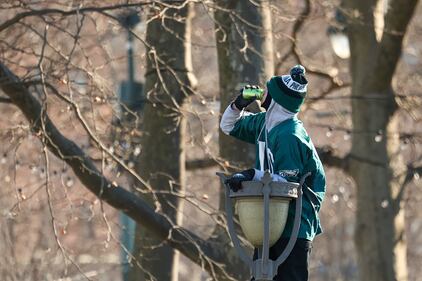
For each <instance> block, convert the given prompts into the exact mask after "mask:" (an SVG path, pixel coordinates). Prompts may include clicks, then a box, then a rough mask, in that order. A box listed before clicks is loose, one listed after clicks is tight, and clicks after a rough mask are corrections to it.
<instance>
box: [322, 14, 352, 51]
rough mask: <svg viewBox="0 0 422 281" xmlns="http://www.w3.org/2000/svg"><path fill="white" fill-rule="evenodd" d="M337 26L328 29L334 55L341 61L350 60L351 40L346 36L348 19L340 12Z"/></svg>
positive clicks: (337, 15) (337, 16)
mask: <svg viewBox="0 0 422 281" xmlns="http://www.w3.org/2000/svg"><path fill="white" fill-rule="evenodd" d="M335 20H336V25H335V26H330V27H328V29H327V34H328V37H329V38H330V43H331V47H332V48H333V50H334V53H335V54H336V55H337V56H338V57H339V58H341V59H348V58H349V57H350V46H349V38H348V37H347V34H346V28H345V24H346V18H345V16H344V14H343V13H342V12H341V11H340V10H338V9H337V10H336V15H335Z"/></svg>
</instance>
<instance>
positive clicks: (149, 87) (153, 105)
mask: <svg viewBox="0 0 422 281" xmlns="http://www.w3.org/2000/svg"><path fill="white" fill-rule="evenodd" d="M172 2H174V1H167V4H170V5H171V4H172ZM164 3H166V1H165V2H164ZM189 7H190V5H189V3H188V2H185V3H181V4H180V6H175V7H169V6H166V5H163V6H161V5H157V6H155V7H154V8H152V9H151V10H150V12H149V18H148V19H147V22H148V24H147V30H146V44H147V49H146V57H147V68H146V74H145V94H146V96H147V97H148V101H149V102H148V103H147V104H146V105H145V108H144V111H143V113H142V114H143V117H142V118H143V119H144V120H145V122H143V126H142V127H141V131H142V137H141V150H142V153H140V157H139V159H138V161H137V162H138V164H137V166H136V170H137V171H138V173H139V175H140V176H141V177H142V178H144V179H145V180H147V181H148V183H149V184H150V185H151V186H154V187H155V189H154V191H155V192H156V196H155V198H152V196H151V194H147V195H146V197H147V198H148V197H149V199H147V200H148V201H149V202H150V203H151V206H152V207H153V206H154V205H155V208H156V210H157V211H158V212H160V213H162V214H164V215H165V216H166V217H167V218H168V219H169V220H171V221H172V222H173V223H174V224H175V225H180V224H181V220H180V216H179V219H178V214H180V213H181V212H182V210H181V209H180V208H181V201H180V200H179V199H178V197H177V195H178V194H180V193H181V192H182V193H183V190H184V188H185V187H184V185H185V180H186V176H185V159H186V157H185V148H184V142H185V140H184V138H185V134H186V120H185V118H186V117H185V116H184V115H185V114H186V113H184V112H183V101H184V99H185V97H186V96H188V95H189V94H191V93H192V87H193V84H194V83H195V82H194V80H193V79H194V77H193V73H192V63H191V53H190V45H189V44H190V40H189V37H190V32H191V30H190V23H189ZM169 46H171V47H169ZM141 196H142V195H141ZM135 250H136V252H135V253H134V256H135V257H139V258H140V259H141V263H142V265H143V270H146V271H147V272H146V273H147V277H148V280H149V279H150V278H155V279H156V280H177V276H178V266H177V264H178V257H177V255H175V251H174V250H173V249H172V248H171V247H170V246H169V245H168V244H167V243H166V242H163V241H162V240H161V239H159V238H158V237H157V236H156V235H155V234H154V233H151V232H150V231H148V229H146V228H144V227H142V226H138V228H137V234H136V242H135ZM131 271H132V272H131V273H130V275H131V279H130V280H134V281H135V280H140V275H141V274H143V272H142V270H141V269H140V268H139V267H136V266H135V267H132V269H131ZM172 275H173V277H172Z"/></svg>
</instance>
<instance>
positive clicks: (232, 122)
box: [220, 65, 326, 281]
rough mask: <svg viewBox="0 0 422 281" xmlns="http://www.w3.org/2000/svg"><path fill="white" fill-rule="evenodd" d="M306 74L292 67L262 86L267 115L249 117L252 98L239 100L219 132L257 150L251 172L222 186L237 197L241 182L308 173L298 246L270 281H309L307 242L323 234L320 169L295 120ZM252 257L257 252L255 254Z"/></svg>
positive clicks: (275, 252) (274, 252)
mask: <svg viewBox="0 0 422 281" xmlns="http://www.w3.org/2000/svg"><path fill="white" fill-rule="evenodd" d="M307 86H308V81H307V79H306V76H305V68H304V67H303V66H301V65H296V66H294V67H292V68H291V69H290V73H289V74H288V75H282V76H274V77H272V78H271V79H270V80H269V81H268V82H267V83H266V87H265V89H264V95H263V97H262V99H261V106H262V107H263V108H265V110H266V112H260V113H256V114H253V113H250V112H247V111H245V110H244V108H245V107H247V106H248V105H249V104H250V103H252V102H253V101H254V100H255V99H254V98H252V99H251V98H245V97H244V95H243V94H242V93H243V91H245V90H247V89H251V88H254V89H257V88H258V87H257V86H246V87H244V88H243V89H242V90H241V93H240V94H239V95H238V96H237V98H236V99H235V100H234V101H233V102H232V103H231V104H230V105H229V106H228V107H227V109H226V110H225V112H224V114H223V116H222V119H221V123H220V128H221V130H222V131H223V132H224V133H225V134H227V135H230V136H233V137H235V138H237V139H239V140H242V141H246V142H248V143H252V144H255V145H256V154H257V157H256V162H255V168H254V169H248V170H245V171H241V172H238V173H235V174H233V175H232V176H231V177H230V178H229V179H228V180H227V183H228V185H229V186H230V188H231V189H233V190H234V191H237V190H238V189H240V188H242V186H241V182H242V181H245V180H259V179H260V178H261V177H262V176H263V174H264V171H265V170H269V171H270V172H271V174H272V176H273V180H274V181H286V180H287V181H294V182H299V180H300V178H301V176H303V175H305V174H306V173H308V172H310V173H311V175H310V176H309V177H308V178H307V179H306V181H305V184H304V189H303V192H304V193H303V195H304V196H303V203H302V204H303V206H302V217H301V225H300V229H299V235H298V240H297V242H296V244H295V246H294V248H293V250H292V252H291V254H290V256H289V257H288V258H287V260H286V261H285V262H284V263H283V264H281V265H280V267H279V268H278V272H277V275H276V276H275V278H274V280H283V281H305V280H308V259H309V254H310V251H311V247H312V246H311V245H312V241H313V239H314V238H315V236H316V235H318V234H320V233H321V232H322V229H321V224H320V220H319V216H318V213H319V211H320V208H321V204H322V201H323V199H324V194H325V189H326V183H325V173H324V169H323V166H322V163H321V161H320V159H319V157H318V154H317V152H316V149H315V147H314V145H313V143H312V140H311V138H310V137H309V135H308V133H307V132H306V130H305V128H304V127H303V123H302V122H301V121H300V120H299V119H298V117H297V114H298V112H299V110H300V106H301V105H302V104H303V102H304V100H305V96H306V92H307ZM294 210H295V204H294V203H293V204H290V207H289V213H288V217H287V223H286V227H285V229H284V232H283V233H282V235H281V237H280V239H279V240H278V241H277V242H276V244H275V245H273V246H272V247H271V248H270V258H271V259H273V260H275V259H276V258H277V257H278V256H279V255H280V254H281V253H282V251H283V249H284V248H285V246H286V245H287V242H288V239H289V237H290V235H291V232H292V228H293V220H294V213H295V211H294ZM255 257H256V251H255Z"/></svg>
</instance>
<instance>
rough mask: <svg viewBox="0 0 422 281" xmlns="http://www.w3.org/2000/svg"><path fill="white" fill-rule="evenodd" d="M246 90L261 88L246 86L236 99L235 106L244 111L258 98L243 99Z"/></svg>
mask: <svg viewBox="0 0 422 281" xmlns="http://www.w3.org/2000/svg"><path fill="white" fill-rule="evenodd" d="M245 89H259V86H255V85H246V86H245V87H243V88H242V89H241V90H240V94H239V95H238V96H237V97H236V99H235V100H234V102H233V104H234V105H235V106H236V107H237V109H239V110H242V109H244V108H245V107H247V106H248V105H250V104H251V103H253V102H254V101H255V100H256V97H252V98H248V99H246V98H244V97H243V90H245Z"/></svg>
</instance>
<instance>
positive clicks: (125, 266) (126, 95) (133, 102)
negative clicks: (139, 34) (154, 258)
mask: <svg viewBox="0 0 422 281" xmlns="http://www.w3.org/2000/svg"><path fill="white" fill-rule="evenodd" d="M119 20H120V24H121V25H122V26H123V27H125V28H126V30H127V45H126V47H127V62H128V68H127V70H128V74H127V80H125V81H122V82H121V83H120V86H119V91H118V99H119V108H120V120H121V122H120V123H119V124H120V126H126V127H130V126H133V124H132V125H131V124H129V123H130V121H131V120H134V119H136V117H135V116H134V114H136V115H139V114H140V112H141V110H142V108H143V102H144V98H143V85H142V83H140V82H137V81H135V64H134V58H133V34H132V29H133V28H134V27H135V26H136V25H137V24H138V23H139V22H140V21H141V18H140V17H139V16H138V12H137V11H133V10H131V11H129V12H127V13H125V14H123V15H122V16H120V17H119ZM129 125H130V126H129ZM121 131H124V130H121ZM125 141H126V140H125ZM120 224H121V227H122V231H121V234H120V241H121V243H122V245H123V247H124V248H123V247H122V250H121V261H122V275H123V280H124V281H127V280H129V263H130V260H131V258H130V257H129V255H132V252H133V249H134V241H135V233H136V223H135V221H133V220H132V219H131V218H130V217H128V216H127V215H126V214H124V213H123V212H120Z"/></svg>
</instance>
